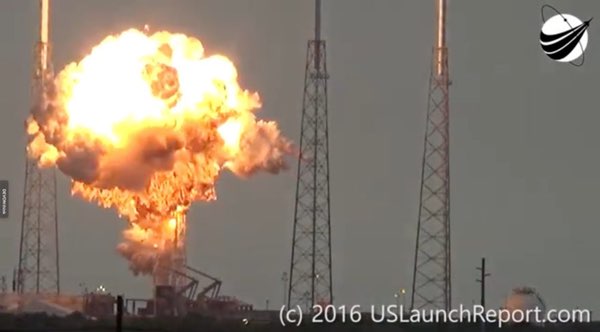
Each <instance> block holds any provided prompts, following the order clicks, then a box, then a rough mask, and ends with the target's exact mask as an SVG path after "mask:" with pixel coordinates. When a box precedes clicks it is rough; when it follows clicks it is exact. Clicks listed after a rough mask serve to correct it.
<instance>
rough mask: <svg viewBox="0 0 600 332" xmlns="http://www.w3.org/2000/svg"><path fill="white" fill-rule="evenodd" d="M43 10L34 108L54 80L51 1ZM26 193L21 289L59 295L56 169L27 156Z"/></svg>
mask: <svg viewBox="0 0 600 332" xmlns="http://www.w3.org/2000/svg"><path fill="white" fill-rule="evenodd" d="M40 13H41V15H40V30H39V32H40V38H39V41H38V42H37V44H36V47H35V63H34V72H33V81H32V85H31V97H32V99H33V105H34V107H39V106H40V105H43V104H44V99H45V98H46V96H45V95H46V86H47V85H48V84H49V83H51V80H52V76H53V73H52V69H51V65H50V41H49V40H48V35H49V3H48V0H40ZM23 196H24V197H23V215H22V220H21V241H20V245H19V267H18V270H17V291H18V292H19V293H28V294H42V293H55V294H58V293H59V292H60V278H59V269H58V266H59V265H58V219H57V211H56V210H57V209H56V173H55V170H54V168H49V169H40V168H39V167H38V166H37V163H36V161H35V160H32V159H30V158H27V160H26V166H25V190H24V193H23Z"/></svg>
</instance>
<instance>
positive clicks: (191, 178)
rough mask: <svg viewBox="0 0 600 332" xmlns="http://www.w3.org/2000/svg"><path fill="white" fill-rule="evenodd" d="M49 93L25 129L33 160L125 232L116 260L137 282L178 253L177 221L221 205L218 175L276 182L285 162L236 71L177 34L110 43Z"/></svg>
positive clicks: (283, 148) (133, 34) (272, 129)
mask: <svg viewBox="0 0 600 332" xmlns="http://www.w3.org/2000/svg"><path fill="white" fill-rule="evenodd" d="M45 91H46V94H45V98H42V101H43V103H41V104H40V105H37V107H35V108H34V109H33V112H32V116H31V117H30V118H29V119H28V124H27V132H28V134H29V135H30V138H31V140H30V144H29V146H28V151H29V154H30V156H32V157H33V158H36V159H37V160H38V161H39V163H40V165H41V166H46V167H47V166H57V167H58V168H59V169H60V170H61V171H62V172H63V173H65V174H67V175H68V176H70V177H71V178H72V180H73V186H72V193H73V194H76V195H78V196H80V197H82V198H84V199H87V200H90V201H96V202H98V204H99V205H100V206H102V207H105V208H109V207H114V208H116V209H117V211H118V212H119V214H120V215H122V216H124V217H126V218H127V219H128V220H129V221H130V227H129V228H128V229H127V230H126V231H125V232H124V237H125V241H124V242H123V243H121V245H119V248H118V249H119V251H120V252H121V254H123V255H124V256H125V257H126V258H128V259H129V260H130V264H131V267H132V269H133V270H134V272H135V273H152V271H153V269H155V267H156V266H155V265H156V264H157V258H156V251H157V250H159V251H160V252H170V251H173V250H174V248H177V247H179V246H181V245H182V241H183V240H184V239H183V238H184V235H185V224H184V223H182V222H178V220H185V218H184V216H185V213H186V212H187V210H188V208H189V207H190V205H191V204H192V202H193V201H195V200H203V201H209V200H214V199H216V194H215V188H214V184H215V181H216V179H217V177H218V175H219V173H220V171H221V170H222V169H223V168H228V169H230V170H231V171H232V172H234V173H235V174H237V175H240V176H247V175H250V174H252V173H254V172H255V171H258V170H267V171H271V172H273V173H276V172H277V171H279V170H280V169H282V168H284V167H285V166H286V165H285V160H284V158H285V156H286V155H287V154H289V152H290V151H291V144H290V143H289V141H288V140H287V139H285V138H283V137H282V136H281V135H280V132H279V129H278V128H277V126H276V124H275V123H274V122H267V121H262V120H257V119H256V117H255V115H254V113H253V112H254V111H255V110H256V109H257V108H258V107H260V100H259V97H258V94H256V93H250V92H248V91H246V90H243V89H241V88H240V86H239V84H238V82H237V71H236V68H235V66H234V65H233V63H231V61H229V60H228V59H227V58H226V57H224V56H220V55H214V56H209V57H206V56H205V55H204V48H203V46H202V44H201V43H200V41H198V40H197V39H195V38H191V37H187V36H185V35H183V34H171V33H168V32H158V33H155V34H153V35H151V36H150V35H147V34H144V33H143V32H140V31H137V30H133V29H132V30H128V31H125V32H123V33H121V34H120V35H116V36H109V37H107V38H106V39H105V40H104V41H102V42H101V43H100V44H99V45H98V46H96V47H95V48H94V49H93V50H92V52H91V53H90V54H89V55H87V56H86V57H85V58H83V59H82V60H81V61H79V62H78V63H71V64H69V65H68V66H66V67H65V68H64V69H63V70H62V71H61V72H60V73H59V74H58V76H57V77H56V79H55V81H54V82H53V85H52V86H49V87H47V89H45ZM182 216H183V218H182ZM178 223H179V225H178ZM176 240H177V241H176Z"/></svg>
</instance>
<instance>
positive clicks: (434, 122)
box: [411, 0, 451, 310]
mask: <svg viewBox="0 0 600 332" xmlns="http://www.w3.org/2000/svg"><path fill="white" fill-rule="evenodd" d="M436 2H437V6H436V12H437V15H436V21H437V24H436V41H435V46H434V48H433V61H432V70H431V76H430V79H429V103H428V107H427V122H426V126H425V148H424V152H423V164H422V174H421V190H420V204H419V218H418V225H417V241H416V249H415V262H414V263H415V265H414V270H413V285H412V298H411V308H414V309H422V308H427V309H446V310H448V309H449V308H450V306H451V280H450V276H451V274H450V267H451V265H450V167H449V157H450V154H449V130H448V127H449V111H450V109H449V105H448V87H449V85H450V80H449V75H448V48H447V46H446V0H436Z"/></svg>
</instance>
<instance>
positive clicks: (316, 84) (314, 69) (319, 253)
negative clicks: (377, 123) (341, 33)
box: [287, 0, 333, 312]
mask: <svg viewBox="0 0 600 332" xmlns="http://www.w3.org/2000/svg"><path fill="white" fill-rule="evenodd" d="M315 2H316V3H315V38H314V40H310V41H309V42H308V50H307V59H306V72H305V78H304V99H303V102H302V124H301V130H300V131H301V134H300V135H301V136H300V158H299V159H298V179H297V184H296V207H295V210H294V231H293V239H292V257H291V264H290V283H289V288H288V297H287V299H288V303H287V304H288V306H294V307H295V306H296V305H299V306H300V307H301V308H304V309H305V310H306V311H307V312H308V311H311V307H312V305H314V304H316V303H332V301H333V291H332V275H331V220H330V210H329V203H330V202H329V142H328V140H329V138H328V137H329V135H328V125H327V79H328V78H329V75H328V74H327V66H326V61H325V58H326V53H325V41H324V40H322V39H321V1H320V0H316V1H315Z"/></svg>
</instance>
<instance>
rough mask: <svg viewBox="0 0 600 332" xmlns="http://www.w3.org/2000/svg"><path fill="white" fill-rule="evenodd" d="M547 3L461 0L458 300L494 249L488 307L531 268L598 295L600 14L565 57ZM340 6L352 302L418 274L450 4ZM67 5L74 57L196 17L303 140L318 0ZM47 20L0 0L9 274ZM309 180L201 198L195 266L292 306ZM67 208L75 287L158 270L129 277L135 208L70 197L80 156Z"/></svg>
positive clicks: (338, 214)
mask: <svg viewBox="0 0 600 332" xmlns="http://www.w3.org/2000/svg"><path fill="white" fill-rule="evenodd" d="M542 4H543V3H542V2H540V1H522V0H510V1H508V0H505V1H477V0H460V1H458V0H454V1H450V3H449V17H448V24H449V32H448V35H449V36H448V43H449V46H450V71H451V77H452V81H453V85H452V87H451V114H452V115H451V116H452V118H451V138H452V139H451V176H452V189H451V191H452V208H451V210H452V217H451V218H452V235H453V237H452V244H453V286H454V288H453V295H454V301H453V302H454V303H455V304H459V303H464V304H467V305H470V304H471V303H472V301H473V300H477V299H478V296H479V295H478V285H477V284H476V283H475V278H476V277H477V271H476V270H475V266H476V265H477V264H478V263H479V259H480V257H481V256H482V255H485V256H486V257H487V258H488V261H489V263H488V265H489V268H490V271H491V273H492V277H491V278H490V279H489V288H488V290H489V295H488V304H490V305H500V304H501V301H502V299H503V297H504V296H506V294H508V292H509V291H510V289H511V288H512V287H514V286H519V285H530V286H534V287H536V288H537V289H538V290H539V291H540V292H541V294H542V296H543V297H544V298H545V299H546V302H547V304H548V306H549V307H553V308H563V307H575V306H579V307H581V308H589V309H592V310H600V301H599V300H598V290H597V287H596V286H597V280H598V279H599V277H600V268H599V267H598V258H597V254H596V253H597V252H598V244H597V243H598V241H597V234H598V233H599V231H600V225H599V224H598V220H597V219H598V217H597V204H598V203H597V199H598V188H599V187H600V177H598V176H597V175H596V174H597V170H598V169H600V158H599V156H598V153H597V149H596V144H597V143H596V142H597V141H598V138H597V135H596V132H597V124H598V123H599V122H600V115H599V113H598V112H597V110H596V108H597V103H598V98H597V96H598V91H597V88H596V86H597V78H598V77H599V76H600V62H599V61H598V59H600V57H598V47H600V40H599V38H598V37H599V36H600V30H599V29H598V28H597V25H596V24H595V23H596V22H595V21H593V22H592V24H591V27H590V30H589V34H590V40H589V46H588V49H587V56H586V58H587V62H586V63H585V65H584V66H583V67H580V68H576V67H573V66H570V65H565V64H558V63H555V62H552V61H551V60H550V59H548V58H547V57H546V56H545V55H544V54H543V53H542V51H541V49H540V46H539V44H538V36H539V29H540V27H541V23H542V22H541V17H540V6H541V5H542ZM554 5H555V6H556V7H557V8H558V9H559V10H562V11H564V12H566V13H571V14H574V15H576V16H579V17H580V18H581V19H588V18H589V17H592V16H595V17H600V2H598V1H596V0H580V1H577V2H575V1H569V2H567V1H563V2H562V3H560V2H559V1H555V3H554ZM323 6H324V9H323V19H324V23H323V26H324V27H323V29H324V32H323V35H324V37H325V39H326V40H327V47H328V59H327V61H328V67H329V71H330V75H331V79H330V81H329V92H330V94H329V101H330V104H329V109H330V130H331V132H330V137H331V141H330V155H331V172H332V174H331V181H332V182H331V190H332V197H331V200H332V228H333V238H332V242H333V259H334V260H333V267H334V271H333V278H334V297H335V300H336V302H337V303H339V304H347V305H352V304H363V305H367V304H372V303H393V302H394V298H393V294H394V293H395V292H396V291H397V289H399V288H401V287H405V288H409V286H410V284H411V281H412V264H413V256H414V242H415V233H416V217H417V208H418V188H419V177H420V159H421V155H422V147H423V142H422V139H423V130H424V125H425V110H426V102H427V87H428V77H429V71H430V70H429V68H430V58H431V57H430V55H431V45H432V44H433V33H434V29H433V22H434V2H433V1H414V0H413V1H410V0H403V1H398V0H372V1H366V0H362V1H361V0H328V1H324V4H323ZM52 10H53V13H52V32H51V34H52V40H53V42H54V44H53V52H54V54H53V59H54V65H55V68H56V70H57V71H58V70H60V69H62V67H64V66H65V65H66V64H67V63H69V62H71V61H75V60H79V59H80V58H81V57H82V56H83V55H85V54H86V53H87V52H88V51H89V50H90V48H91V47H92V46H93V45H95V44H97V43H98V42H100V41H101V39H102V38H103V37H104V36H106V35H108V34H114V33H118V32H120V31H122V30H124V29H126V28H129V27H138V28H141V27H142V26H143V24H145V23H148V24H150V25H151V26H152V27H153V28H154V29H164V30H168V31H171V32H183V33H186V34H188V35H193V36H196V37H198V38H199V39H200V40H201V41H202V42H203V44H204V46H205V48H206V50H207V51H208V53H214V52H218V53H223V54H225V55H227V56H228V57H229V58H230V59H232V60H233V61H234V63H235V64H236V66H237V68H238V71H239V75H240V80H241V84H242V86H244V87H246V88H248V89H250V90H254V91H258V92H259V93H260V95H261V97H262V100H263V109H262V111H261V112H260V113H259V116H260V117H263V118H269V119H273V120H276V121H277V122H278V123H279V124H280V126H281V128H282V131H283V132H284V133H285V134H286V135H287V136H288V137H291V138H293V139H294V140H295V141H297V140H298V138H299V130H300V115H301V113H300V112H301V108H300V106H301V99H302V86H303V78H304V63H305V54H306V42H307V40H308V39H309V38H311V36H312V28H313V16H312V15H313V2H312V1H300V0H295V1H278V0H252V1H249V0H227V1H225V0H218V1H217V0H202V1H201V0H190V1H184V0H181V1H174V2H172V1H155V0H143V1H142V0H135V1H134V0H129V1H119V0H102V1H100V0H95V1H92V0H87V1H80V0H79V1H76V0H56V1H54V3H53V7H52ZM37 19H38V12H37V1H33V0H30V1H18V0H3V1H1V2H0V45H2V46H1V48H0V73H2V77H3V78H2V80H0V112H2V113H1V114H2V117H1V120H0V154H1V155H2V160H1V161H0V179H8V180H10V185H11V192H10V194H11V201H10V210H11V215H10V218H9V219H0V275H1V274H5V275H7V276H9V275H10V274H11V273H12V272H11V271H12V269H13V267H14V266H15V264H16V262H17V255H18V238H19V223H20V214H21V211H20V210H21V204H22V191H23V178H24V170H23V169H24V147H25V133H24V128H23V121H24V119H25V118H26V115H27V112H28V109H29V100H28V95H29V90H28V87H29V81H30V72H31V67H32V50H33V45H34V42H35V39H36V32H37ZM292 164H294V163H293V162H292ZM294 165H295V164H294ZM294 188H295V170H294V169H292V170H290V171H288V172H287V173H284V174H282V175H279V176H271V175H260V176H256V177H254V178H252V179H250V180H241V179H237V178H235V177H234V176H232V175H229V174H225V175H224V176H223V177H222V178H221V180H220V181H219V183H218V187H217V190H218V192H217V193H218V196H219V199H218V200H217V202H215V203H211V204H206V203H198V204H195V205H194V207H193V208H192V211H191V213H190V215H189V218H188V220H189V230H188V236H189V241H188V243H189V244H188V255H189V262H190V264H191V265H192V266H196V267H198V268H200V269H202V270H205V271H207V272H209V273H211V274H214V275H216V276H218V277H220V278H221V279H222V280H223V282H224V285H223V292H224V293H227V294H230V295H235V296H238V297H239V298H241V299H243V300H246V301H249V302H251V303H254V304H256V305H258V306H259V307H262V306H263V305H264V301H265V300H266V299H270V300H271V303H272V304H279V303H280V302H281V301H282V299H283V294H282V290H283V285H282V283H281V281H280V278H281V274H282V272H283V271H287V270H288V269H289V258H290V257H289V256H290V249H291V248H290V245H291V232H292V217H293V204H294ZM58 206H59V214H60V226H59V227H60V237H61V244H60V250H61V277H62V287H63V289H64V290H65V291H70V292H79V291H80V288H79V287H78V284H79V283H81V282H84V283H86V284H87V285H88V286H89V287H95V286H97V285H99V284H104V285H105V286H106V287H107V288H108V289H109V290H110V291H112V292H113V293H114V292H126V294H127V295H128V296H129V295H131V296H145V295H149V294H150V287H149V286H150V280H149V279H148V278H134V277H133V276H131V274H130V272H129V271H128V269H127V264H126V261H125V259H123V258H121V257H120V256H118V254H117V252H116V250H115V246H116V245H117V243H118V242H119V241H120V239H121V234H120V232H121V230H122V229H123V227H124V226H125V224H124V222H123V221H121V220H119V219H118V218H117V216H116V213H115V212H114V211H112V210H102V209H100V208H99V207H97V206H96V205H95V204H92V203H87V202H84V201H82V200H80V199H77V198H72V197H70V195H69V182H68V180H67V178H66V177H65V176H63V175H62V174H61V175H60V176H59V193H58ZM407 301H408V298H407Z"/></svg>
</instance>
